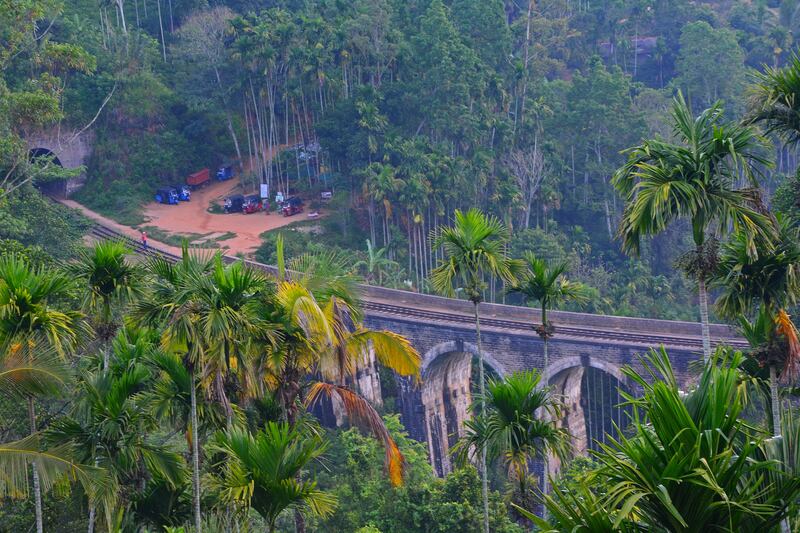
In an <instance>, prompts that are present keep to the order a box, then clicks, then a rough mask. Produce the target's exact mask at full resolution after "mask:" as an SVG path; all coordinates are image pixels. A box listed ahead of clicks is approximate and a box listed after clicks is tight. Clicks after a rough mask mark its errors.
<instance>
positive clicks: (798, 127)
mask: <svg viewBox="0 0 800 533" xmlns="http://www.w3.org/2000/svg"><path fill="white" fill-rule="evenodd" d="M748 108H749V109H748V113H747V116H746V120H747V121H748V122H751V123H755V122H760V123H763V124H765V125H766V131H767V133H774V134H777V135H778V136H780V137H781V139H783V140H784V142H786V143H787V144H790V145H793V144H797V142H798V141H800V56H798V54H797V52H795V53H793V54H792V58H791V60H790V61H789V64H788V65H786V66H785V67H783V68H775V67H769V66H765V67H764V68H763V70H761V71H759V72H756V73H755V83H754V84H753V85H752V86H751V88H750V95H749V98H748Z"/></svg>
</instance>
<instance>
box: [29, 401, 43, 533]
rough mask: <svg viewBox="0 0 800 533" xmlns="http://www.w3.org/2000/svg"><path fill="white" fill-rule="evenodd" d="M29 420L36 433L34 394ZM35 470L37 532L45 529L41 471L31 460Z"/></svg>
mask: <svg viewBox="0 0 800 533" xmlns="http://www.w3.org/2000/svg"><path fill="white" fill-rule="evenodd" d="M28 421H29V422H30V426H31V435H33V434H34V433H36V411H35V410H34V407H33V396H29V397H28ZM31 470H33V505H34V508H35V511H36V533H42V532H43V531H44V522H43V520H42V488H41V486H40V484H39V471H38V470H37V469H36V461H31Z"/></svg>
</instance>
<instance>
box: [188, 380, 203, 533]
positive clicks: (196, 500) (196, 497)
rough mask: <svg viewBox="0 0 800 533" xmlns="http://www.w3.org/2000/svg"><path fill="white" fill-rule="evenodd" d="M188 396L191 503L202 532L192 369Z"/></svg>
mask: <svg viewBox="0 0 800 533" xmlns="http://www.w3.org/2000/svg"><path fill="white" fill-rule="evenodd" d="M189 377H190V383H189V398H190V401H191V405H192V410H191V424H192V503H193V505H194V527H195V531H196V532H197V533H201V532H202V528H203V525H202V523H201V514H200V443H199V442H198V437H197V391H196V390H195V386H196V384H195V379H194V369H192V370H191V371H190V372H189Z"/></svg>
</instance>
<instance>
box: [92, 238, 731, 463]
mask: <svg viewBox="0 0 800 533" xmlns="http://www.w3.org/2000/svg"><path fill="white" fill-rule="evenodd" d="M94 233H95V235H96V236H98V237H101V238H123V239H127V240H129V241H130V244H131V246H133V247H134V249H139V244H138V243H137V242H135V241H133V240H131V239H129V238H127V237H124V236H122V235H120V234H119V233H116V232H114V231H112V230H110V229H107V228H100V227H96V228H95V229H94ZM148 253H161V252H157V251H154V250H153V249H152V247H151V249H150V250H149V251H148ZM163 255H165V256H167V257H170V256H171V254H168V253H166V252H164V253H163ZM172 257H173V258H175V259H177V257H175V256H172ZM226 259H227V260H229V261H235V260H236V259H235V258H226ZM249 263H250V264H251V265H252V266H254V267H257V268H261V269H265V270H268V271H270V272H274V268H273V267H269V266H267V265H263V264H260V263H255V262H249ZM362 300H363V303H364V308H365V315H366V316H365V322H366V325H367V326H368V327H370V328H374V329H387V330H391V331H394V332H396V333H399V334H402V335H404V336H405V337H406V338H408V339H409V340H410V341H411V342H412V344H413V345H414V347H415V348H417V350H418V351H419V352H420V354H422V356H423V362H422V379H421V382H420V383H414V382H412V381H411V380H408V379H401V378H397V379H396V380H395V382H396V384H397V391H396V399H397V401H398V402H399V405H397V406H396V407H397V408H398V409H399V410H400V412H401V418H402V421H403V423H404V425H405V427H406V428H407V430H408V431H409V434H410V435H411V436H412V437H414V438H415V439H417V440H419V441H422V442H426V443H427V444H428V449H429V452H430V458H431V462H432V464H433V466H434V467H435V468H436V470H437V472H438V473H440V474H446V473H447V472H449V471H450V469H451V463H450V454H449V450H450V448H451V446H452V445H453V443H454V442H455V440H456V439H457V438H458V437H459V436H461V435H462V434H463V423H464V421H465V420H466V419H467V418H468V417H469V416H470V408H469V406H470V402H471V390H470V379H471V374H472V369H473V361H474V358H475V356H476V355H477V353H478V352H477V347H476V346H475V341H476V338H475V328H474V315H473V308H472V304H471V303H470V302H467V301H464V300H454V299H448V298H441V297H437V296H431V295H423V294H418V293H412V292H406V291H399V290H393V289H385V288H380V287H371V286H362ZM480 309H481V313H480V314H481V333H482V340H483V351H484V360H485V364H486V366H487V367H488V369H487V370H488V371H489V372H490V373H494V374H496V375H498V376H505V375H508V374H509V373H512V372H514V371H519V370H530V369H539V370H541V369H542V367H543V353H542V341H541V339H540V338H539V337H538V335H537V334H536V332H535V331H534V329H533V326H534V325H535V324H537V323H538V321H539V319H540V316H539V311H538V310H536V309H531V308H527V307H518V306H510V305H498V304H482V305H481V307H480ZM550 318H551V320H552V321H553V323H554V324H555V326H556V331H555V337H554V338H553V339H551V341H550V346H549V365H548V369H547V372H546V374H545V378H546V380H547V382H548V383H550V384H551V385H553V386H554V387H555V388H556V390H557V392H558V393H560V394H562V395H563V396H564V398H565V402H566V404H567V414H566V416H565V419H564V420H563V421H562V423H563V424H565V425H566V426H567V428H568V429H569V431H570V432H571V433H572V435H573V437H574V442H573V448H574V449H575V450H576V451H577V452H585V451H586V450H587V449H589V448H592V447H595V446H596V441H597V440H602V439H603V437H604V435H605V434H606V433H610V434H612V435H613V434H614V433H615V431H616V428H615V426H614V424H616V425H617V426H620V427H622V426H624V424H625V422H626V420H627V417H626V416H625V415H624V411H623V410H622V408H621V407H619V403H620V396H619V389H620V388H622V389H623V390H629V391H630V390H632V386H631V384H630V383H628V382H627V380H626V378H625V377H624V375H623V373H622V367H623V366H625V365H630V366H633V367H634V368H636V367H639V366H640V365H639V362H638V358H637V356H638V355H640V354H642V353H644V352H646V351H647V350H648V349H650V348H654V347H659V346H662V345H663V346H664V347H665V348H666V349H667V351H668V353H669V354H670V357H671V360H672V362H673V365H674V367H675V370H676V373H677V375H678V378H679V380H681V381H682V382H683V383H686V384H688V383H689V381H690V379H691V373H690V371H689V365H690V363H692V362H693V361H697V360H698V359H699V357H700V353H701V351H702V338H701V333H700V325H699V324H698V323H693V322H678V321H668V320H654V319H643V318H627V317H617V316H606V315H593V314H587V313H571V312H559V311H553V312H551V314H550ZM711 335H712V341H713V342H714V343H715V344H721V343H725V344H729V345H732V346H736V347H744V346H745V344H744V342H743V340H742V339H739V338H737V337H736V335H735V332H734V331H733V330H732V329H731V328H729V327H728V326H724V325H712V326H711ZM373 360H374V358H373ZM384 382H385V381H384ZM357 386H358V387H359V388H360V389H361V392H362V393H363V394H364V395H365V396H367V397H368V398H369V399H371V400H372V401H373V402H375V403H380V402H381V401H382V392H381V380H380V379H379V375H378V371H377V370H376V368H375V366H374V365H372V366H370V367H368V368H366V369H364V370H362V371H360V372H359V375H358V379H357Z"/></svg>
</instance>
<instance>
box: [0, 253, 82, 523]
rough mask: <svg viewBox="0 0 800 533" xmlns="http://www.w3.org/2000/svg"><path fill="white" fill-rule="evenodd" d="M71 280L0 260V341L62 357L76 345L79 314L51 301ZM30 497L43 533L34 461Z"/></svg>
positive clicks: (30, 407)
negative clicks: (49, 350) (37, 346)
mask: <svg viewBox="0 0 800 533" xmlns="http://www.w3.org/2000/svg"><path fill="white" fill-rule="evenodd" d="M70 287H71V283H70V279H69V278H68V277H67V276H65V275H64V274H61V273H59V272H56V271H53V270H50V269H48V268H45V267H43V266H41V267H38V268H33V267H31V266H30V265H29V264H28V263H27V262H26V261H25V260H23V259H20V258H18V257H16V256H14V255H11V256H8V257H4V258H2V259H0V342H3V346H5V347H6V348H8V347H9V346H12V345H13V344H14V342H19V341H21V340H28V341H30V340H31V339H34V341H35V340H36V339H38V342H40V343H41V344H40V347H42V348H45V347H49V348H52V349H53V350H54V351H55V352H56V353H58V354H59V355H61V356H62V357H65V356H66V353H67V351H68V350H70V349H71V348H72V347H74V346H75V345H76V344H77V341H78V336H79V334H80V332H81V331H82V330H83V324H82V321H81V315H80V313H77V312H71V311H60V310H58V309H56V308H55V307H54V306H53V305H52V304H51V302H52V301H53V300H56V299H58V298H61V297H66V296H68V295H69V293H70ZM32 336H35V337H32ZM33 392H35V391H32V393H31V394H29V395H28V396H27V401H28V419H29V422H30V430H31V435H33V434H35V433H36V413H35V409H34V403H33V401H34V395H33ZM32 470H33V497H34V506H35V511H36V531H37V533H42V529H43V524H42V493H41V487H40V479H39V470H38V467H37V464H36V463H35V462H33V464H32Z"/></svg>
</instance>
